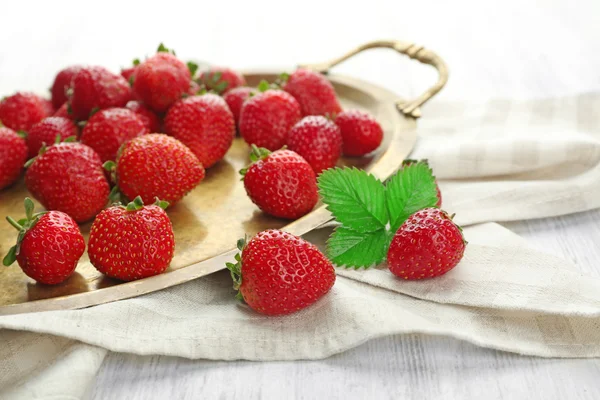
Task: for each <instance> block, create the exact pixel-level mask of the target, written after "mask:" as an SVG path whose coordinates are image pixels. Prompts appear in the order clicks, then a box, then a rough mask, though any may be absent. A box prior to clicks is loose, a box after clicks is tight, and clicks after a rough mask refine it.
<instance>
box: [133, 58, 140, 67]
mask: <svg viewBox="0 0 600 400" xmlns="http://www.w3.org/2000/svg"><path fill="white" fill-rule="evenodd" d="M138 65H140V59H139V58H134V59H133V66H134V67H137V66H138Z"/></svg>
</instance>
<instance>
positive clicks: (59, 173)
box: [25, 143, 109, 222]
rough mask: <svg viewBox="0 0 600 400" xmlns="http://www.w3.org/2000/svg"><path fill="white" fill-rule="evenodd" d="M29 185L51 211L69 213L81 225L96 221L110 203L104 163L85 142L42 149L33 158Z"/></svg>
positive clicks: (29, 172) (30, 162)
mask: <svg viewBox="0 0 600 400" xmlns="http://www.w3.org/2000/svg"><path fill="white" fill-rule="evenodd" d="M28 164H29V169H28V170H27V173H26V174H25V184H26V185H27V189H29V191H30V192H31V194H32V195H33V197H35V198H36V199H37V200H39V202H40V203H42V205H43V206H44V207H45V208H46V209H47V210H58V211H62V212H64V213H67V214H69V216H71V217H72V218H73V219H74V220H75V221H77V222H85V221H87V220H89V219H92V218H93V217H94V216H95V215H96V214H98V212H99V211H100V210H101V209H102V208H103V207H104V206H105V205H106V203H107V202H108V194H109V186H108V182H107V180H106V177H105V176H104V170H103V169H102V161H100V157H99V156H98V154H96V152H95V151H94V150H92V149H91V148H90V147H88V146H86V145H84V144H81V143H59V144H55V145H53V146H50V147H48V148H47V149H46V148H44V147H42V149H41V150H40V155H39V156H37V157H35V158H33V159H31V160H30V161H29V162H28Z"/></svg>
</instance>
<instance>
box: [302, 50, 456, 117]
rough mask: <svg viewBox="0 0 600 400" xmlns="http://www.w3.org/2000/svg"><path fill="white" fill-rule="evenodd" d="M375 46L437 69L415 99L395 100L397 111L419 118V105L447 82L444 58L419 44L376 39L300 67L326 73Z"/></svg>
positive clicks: (446, 68)
mask: <svg viewBox="0 0 600 400" xmlns="http://www.w3.org/2000/svg"><path fill="white" fill-rule="evenodd" d="M376 48H387V49H394V50H396V51H397V52H398V53H400V54H405V55H407V56H409V57H410V58H412V59H414V60H418V61H420V62H422V63H423V64H428V65H431V66H433V67H434V68H435V69H437V71H438V75H439V77H438V81H437V82H436V84H435V85H433V86H432V87H430V88H429V89H427V90H426V91H425V93H423V94H421V95H420V96H419V97H417V98H416V99H413V100H410V101H405V100H399V101H397V102H396V108H398V111H400V112H401V113H402V114H404V115H406V116H408V117H412V118H419V117H420V116H421V110H420V107H421V106H422V105H423V104H425V103H426V102H427V101H428V100H429V99H431V98H432V97H433V96H435V94H436V93H437V92H439V91H440V90H442V88H443V87H444V85H445V84H446V82H448V67H447V66H446V63H445V62H444V60H442V59H441V57H440V56H438V55H437V54H435V53H434V52H433V51H431V50H428V49H426V48H424V47H423V46H419V45H416V44H414V43H409V42H403V41H400V40H377V41H374V42H369V43H365V44H363V45H362V46H359V47H357V48H356V49H354V50H352V51H349V52H348V53H346V54H344V55H343V56H341V57H339V58H335V59H333V60H330V61H326V62H322V63H318V64H305V65H301V67H303V68H309V69H312V70H314V71H317V72H320V73H322V74H327V73H329V69H331V68H332V67H334V66H336V65H338V64H340V63H342V62H344V61H346V60H347V59H349V58H351V57H353V56H355V55H356V54H358V53H361V52H363V51H365V50H369V49H376Z"/></svg>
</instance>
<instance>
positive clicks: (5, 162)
mask: <svg viewBox="0 0 600 400" xmlns="http://www.w3.org/2000/svg"><path fill="white" fill-rule="evenodd" d="M26 160H27V144H25V139H23V138H22V137H21V136H19V135H18V134H17V133H16V132H15V131H13V130H12V129H10V128H6V127H3V126H0V190H2V189H4V188H5V187H7V186H10V185H12V184H13V183H14V182H15V181H16V180H17V178H19V176H20V175H21V171H22V170H23V164H25V161H26Z"/></svg>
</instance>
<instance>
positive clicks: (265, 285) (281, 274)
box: [227, 229, 335, 315]
mask: <svg viewBox="0 0 600 400" xmlns="http://www.w3.org/2000/svg"><path fill="white" fill-rule="evenodd" d="M238 248H239V249H240V250H241V251H242V256H241V257H240V256H239V254H238V255H237V256H236V260H237V261H238V262H237V263H236V264H232V263H228V264H227V267H228V268H229V269H230V271H231V276H232V277H233V279H234V288H235V289H239V294H241V297H242V298H243V300H244V301H245V302H246V303H247V304H248V306H250V308H252V309H253V310H255V311H257V312H259V313H261V314H266V315H282V314H290V313H293V312H296V311H299V310H301V309H303V308H306V307H308V306H310V305H311V304H313V303H315V302H316V301H317V300H319V299H320V298H321V297H323V296H324V295H325V294H326V293H327V292H329V290H330V289H331V288H332V287H333V284H334V283H335V271H334V269H333V265H332V264H331V262H330V261H329V260H328V259H327V257H325V256H324V255H323V253H321V252H320V251H319V249H318V248H317V247H316V246H315V245H313V244H311V243H309V242H307V241H306V240H304V239H302V238H299V237H297V236H294V235H292V234H291V233H287V232H282V231H279V230H275V229H269V230H266V231H263V232H260V233H258V234H257V235H256V236H255V237H254V238H252V239H251V240H250V241H249V242H248V244H245V243H244V240H241V241H240V242H238ZM238 296H239V295H238Z"/></svg>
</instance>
